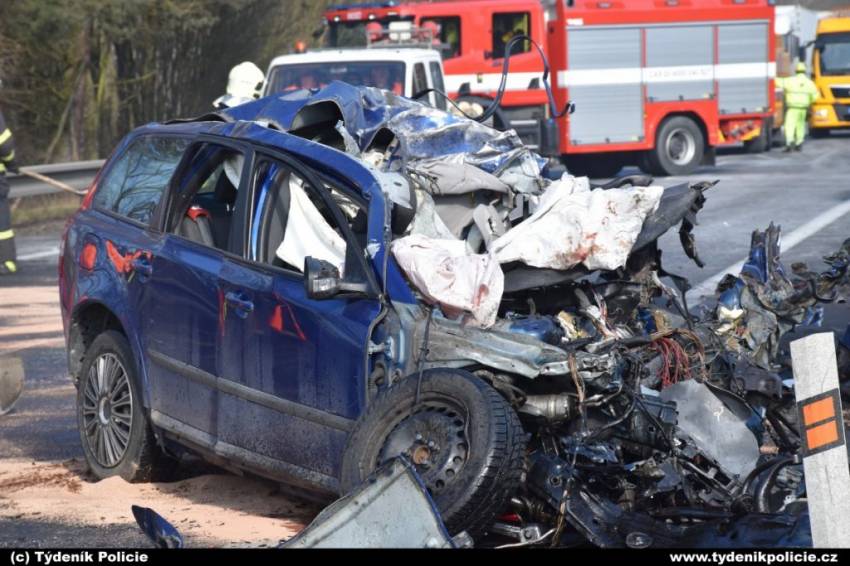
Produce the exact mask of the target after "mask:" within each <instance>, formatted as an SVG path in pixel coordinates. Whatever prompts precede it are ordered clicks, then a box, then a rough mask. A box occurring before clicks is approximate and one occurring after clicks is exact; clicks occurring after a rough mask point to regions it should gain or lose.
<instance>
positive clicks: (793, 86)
mask: <svg viewBox="0 0 850 566" xmlns="http://www.w3.org/2000/svg"><path fill="white" fill-rule="evenodd" d="M776 86H778V87H779V88H781V89H782V90H783V91H784V92H785V123H784V124H783V125H782V130H783V132H784V133H785V151H791V150H796V151H800V149H801V148H802V147H803V140H804V139H805V138H806V116H807V114H808V111H809V106H811V105H812V102H814V101H815V99H816V98H817V97H818V94H819V93H818V87H817V85H815V83H814V81H812V79H810V78H809V77H807V76H806V64H805V63H802V62H801V63H797V74H796V75H794V76H793V77H779V78H777V79H776Z"/></svg>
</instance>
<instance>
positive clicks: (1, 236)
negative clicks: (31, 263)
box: [0, 112, 18, 275]
mask: <svg viewBox="0 0 850 566" xmlns="http://www.w3.org/2000/svg"><path fill="white" fill-rule="evenodd" d="M17 170H18V168H17V166H16V165H15V142H14V141H13V140H12V130H10V129H9V128H8V126H6V119H5V118H4V117H3V113H2V112H0V275H7V274H9V273H14V272H16V271H17V270H18V266H17V264H16V263H15V233H14V232H13V231H12V211H11V209H10V207H9V181H8V179H6V172H7V171H10V172H13V173H14V172H17Z"/></svg>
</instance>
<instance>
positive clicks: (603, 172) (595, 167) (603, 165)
mask: <svg viewBox="0 0 850 566" xmlns="http://www.w3.org/2000/svg"><path fill="white" fill-rule="evenodd" d="M623 164H624V161H623V158H622V157H621V156H620V155H618V154H610V155H608V154H601V155H587V156H582V155H573V156H569V157H567V158H566V159H565V160H564V165H565V166H566V167H567V171H569V173H570V174H572V175H575V176H578V177H582V176H586V177H590V178H591V179H607V178H610V177H614V176H616V175H617V173H619V172H620V170H621V169H622V168H623Z"/></svg>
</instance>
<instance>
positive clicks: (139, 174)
mask: <svg viewBox="0 0 850 566" xmlns="http://www.w3.org/2000/svg"><path fill="white" fill-rule="evenodd" d="M188 145H189V140H187V139H186V138H180V137H174V136H142V137H140V138H138V139H136V140H134V141H133V142H131V143H130V146H129V147H128V148H127V149H126V150H125V151H124V153H123V154H122V155H121V156H120V157H118V159H117V160H116V161H115V162H114V163H113V165H112V166H111V167H110V169H109V171H108V172H107V174H106V177H105V178H104V179H103V180H102V181H101V182H100V183H99V184H98V188H97V193H95V195H94V200H93V205H94V206H95V207H97V208H100V209H103V210H109V211H112V212H115V213H116V214H120V215H121V216H125V217H127V218H129V219H131V220H135V221H136V222H140V223H142V224H149V223H150V220H151V217H152V215H153V211H154V210H155V209H156V207H157V205H158V204H159V201H160V200H161V199H162V195H163V193H164V192H165V189H166V187H167V186H168V182H169V181H170V180H171V177H172V175H173V174H174V171H175V169H177V165H178V164H179V163H180V159H181V158H182V157H183V152H184V151H185V150H186V147H188Z"/></svg>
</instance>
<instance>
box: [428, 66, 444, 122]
mask: <svg viewBox="0 0 850 566" xmlns="http://www.w3.org/2000/svg"><path fill="white" fill-rule="evenodd" d="M429 67H430V69H431V84H433V85H434V88H435V89H436V90H438V91H439V92H442V93H445V92H446V85H445V83H444V82H443V71H442V70H441V69H440V64H439V63H437V62H436V61H431V63H430V64H429ZM432 96H433V97H434V99H435V101H436V106H437V108H439V109H440V110H446V109H447V108H448V103H447V102H446V97H445V96H441V95H439V94H437V93H436V92H435V93H433V94H432Z"/></svg>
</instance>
